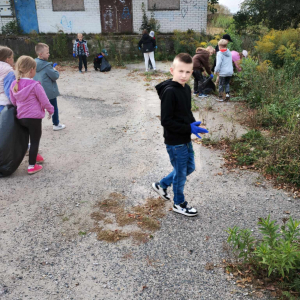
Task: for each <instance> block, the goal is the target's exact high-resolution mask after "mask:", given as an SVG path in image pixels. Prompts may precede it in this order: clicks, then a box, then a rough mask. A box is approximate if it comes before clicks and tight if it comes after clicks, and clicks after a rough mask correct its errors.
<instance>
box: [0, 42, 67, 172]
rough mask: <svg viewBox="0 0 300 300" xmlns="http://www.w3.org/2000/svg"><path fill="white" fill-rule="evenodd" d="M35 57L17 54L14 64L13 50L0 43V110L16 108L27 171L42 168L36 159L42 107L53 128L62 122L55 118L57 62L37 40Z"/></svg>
mask: <svg viewBox="0 0 300 300" xmlns="http://www.w3.org/2000/svg"><path fill="white" fill-rule="evenodd" d="M35 52H36V54H37V58H36V59H33V58H32V57H30V56H25V55H23V56H20V57H19V58H18V60H17V62H16V64H15V72H14V70H13V65H14V53H13V51H12V50H11V49H10V48H8V47H3V46H0V112H1V111H2V113H3V109H4V108H5V106H7V105H11V104H13V105H14V106H15V107H16V110H17V116H16V117H17V119H18V121H19V123H20V124H21V125H22V126H24V127H26V128H27V129H28V132H29V137H30V149H29V166H28V170H27V172H28V174H29V175H31V174H34V173H36V172H39V171H41V170H42V168H43V167H42V166H41V165H40V163H42V162H44V158H43V157H42V156H41V155H40V154H39V153H38V150H39V143H40V139H41V135H42V119H43V118H44V117H45V110H46V111H47V112H48V113H49V116H48V118H49V119H50V118H51V117H52V122H53V130H54V131H58V130H62V129H64V128H65V127H66V126H65V125H64V124H61V123H60V122H59V113H58V106H57V96H59V91H58V87H57V83H56V80H57V79H58V78H59V72H58V71H57V70H56V68H55V67H56V65H57V64H52V63H49V62H48V59H49V56H50V53H49V46H48V45H46V44H43V43H39V44H37V45H36V47H35Z"/></svg>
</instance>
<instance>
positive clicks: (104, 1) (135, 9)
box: [0, 0, 207, 33]
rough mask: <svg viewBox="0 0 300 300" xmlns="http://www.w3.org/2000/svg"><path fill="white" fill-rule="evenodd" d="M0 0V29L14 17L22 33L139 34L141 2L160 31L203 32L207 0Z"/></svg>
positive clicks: (141, 15) (205, 21)
mask: <svg viewBox="0 0 300 300" xmlns="http://www.w3.org/2000/svg"><path fill="white" fill-rule="evenodd" d="M10 2H11V1H9V0H0V9H1V10H0V11H1V15H0V29H1V28H2V26H4V25H5V24H7V23H8V22H10V21H11V20H13V18H17V20H18V21H19V24H20V26H21V29H22V30H23V32H24V33H30V32H32V31H36V32H43V33H55V32H58V31H63V32H65V33H77V32H84V33H134V32H135V33H139V32H140V27H141V24H142V17H143V12H142V4H143V3H144V6H145V10H146V13H147V16H148V17H150V15H151V11H153V8H155V10H154V16H155V19H156V20H158V21H159V24H160V31H161V32H165V33H168V32H173V31H174V30H188V29H193V30H195V31H199V32H200V31H205V30H206V23H207V0H100V1H99V0H14V1H13V2H14V5H13V7H12V6H11V3H10Z"/></svg>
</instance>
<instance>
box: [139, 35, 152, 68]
mask: <svg viewBox="0 0 300 300" xmlns="http://www.w3.org/2000/svg"><path fill="white" fill-rule="evenodd" d="M138 45H139V49H141V48H142V50H143V53H144V58H145V67H146V72H148V62H149V59H150V60H151V63H152V66H153V69H154V70H156V65H155V60H154V49H155V48H157V47H156V42H155V39H153V38H152V37H151V36H150V35H149V34H148V31H147V30H146V29H144V30H143V36H142V38H141V40H140V41H139V44H138Z"/></svg>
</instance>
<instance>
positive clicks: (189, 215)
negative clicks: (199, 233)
mask: <svg viewBox="0 0 300 300" xmlns="http://www.w3.org/2000/svg"><path fill="white" fill-rule="evenodd" d="M172 209H173V211H174V212H176V213H178V214H181V215H184V216H187V217H196V216H197V215H198V212H196V213H195V214H187V213H185V212H183V211H179V210H177V209H175V208H174V207H173V208H172Z"/></svg>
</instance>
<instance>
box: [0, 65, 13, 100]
mask: <svg viewBox="0 0 300 300" xmlns="http://www.w3.org/2000/svg"><path fill="white" fill-rule="evenodd" d="M14 80H15V74H14V69H13V68H12V67H11V65H9V64H8V63H6V62H3V61H0V105H9V104H11V102H10V101H9V89H10V85H11V83H12V81H14Z"/></svg>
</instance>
